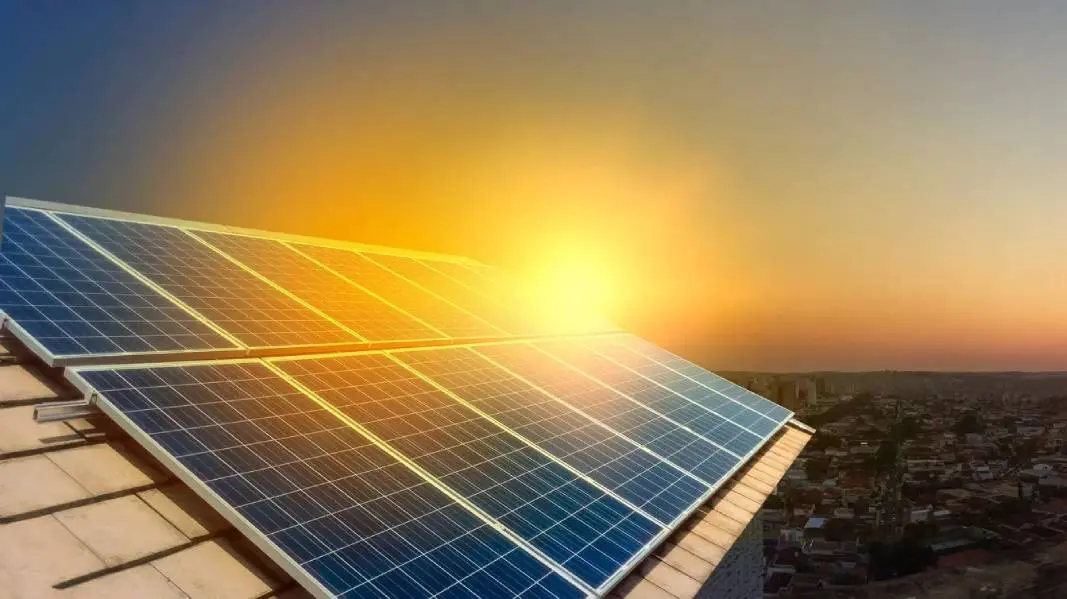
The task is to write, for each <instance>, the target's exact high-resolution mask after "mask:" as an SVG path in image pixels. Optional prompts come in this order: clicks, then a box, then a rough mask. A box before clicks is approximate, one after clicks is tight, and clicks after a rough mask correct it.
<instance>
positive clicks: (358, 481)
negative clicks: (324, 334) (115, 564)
mask: <svg viewBox="0 0 1067 599" xmlns="http://www.w3.org/2000/svg"><path fill="white" fill-rule="evenodd" d="M80 374H81V375H82V376H83V378H86V379H87V380H88V381H89V382H90V384H91V385H92V386H93V387H94V388H96V389H97V390H98V391H100V392H101V393H102V394H103V395H104V397H105V398H106V399H107V401H109V402H111V403H112V405H115V406H116V407H117V408H118V409H119V410H120V411H122V412H123V414H124V415H126V416H127V417H128V418H129V419H130V420H131V421H132V422H134V423H135V424H137V426H139V427H140V428H141V429H142V430H144V431H145V432H146V433H147V434H148V435H149V436H150V437H151V438H152V439H153V440H154V441H155V442H156V443H157V444H159V445H160V447H161V448H163V449H164V451H167V452H168V453H169V454H170V455H172V456H174V458H175V459H176V460H177V461H178V462H179V463H181V464H182V466H184V467H185V468H187V469H188V470H189V471H190V472H191V473H192V474H193V475H194V476H196V477H198V478H199V479H200V480H202V481H204V484H205V486H206V487H207V488H209V489H211V490H212V492H214V493H215V494H216V495H218V496H219V497H221V498H222V499H223V500H224V501H226V502H227V503H228V504H229V505H230V506H231V507H232V508H233V509H234V511H235V512H237V513H238V514H240V516H241V517H243V518H244V519H246V520H247V521H248V522H249V523H251V524H252V525H253V526H254V527H255V528H256V530H258V531H259V532H261V533H262V534H263V535H264V536H265V537H266V538H267V539H268V540H269V541H270V542H272V543H274V544H275V545H276V546H277V547H279V548H280V549H281V550H282V551H284V552H285V553H286V555H287V556H288V557H289V558H290V559H291V560H292V561H293V563H295V564H297V565H298V566H299V567H300V568H303V569H304V571H306V572H308V573H310V574H311V575H312V576H313V577H314V578H315V579H316V580H317V581H318V582H319V583H320V584H322V585H323V586H324V587H325V588H327V589H328V590H329V591H330V592H331V593H332V594H334V595H336V596H349V595H354V594H359V595H360V596H365V595H368V594H370V595H374V596H394V597H404V596H411V594H412V593H414V594H416V595H418V594H423V595H431V594H435V593H439V592H443V591H445V590H447V589H449V588H455V587H456V585H460V586H462V590H463V591H465V592H463V593H461V594H462V595H463V596H470V597H473V596H481V595H485V594H491V595H495V596H510V595H522V594H523V593H526V594H527V595H529V596H539V597H551V596H579V595H580V593H578V592H571V593H559V594H557V593H553V592H552V589H556V590H561V589H564V588H566V589H571V590H572V591H577V589H575V588H573V587H570V586H569V585H566V584H564V585H563V586H561V585H560V583H561V582H562V579H559V580H555V581H554V582H550V581H548V580H546V579H547V577H549V576H550V575H551V576H554V575H553V574H552V573H551V571H550V570H548V569H547V568H546V567H544V566H543V565H541V564H540V563H539V562H536V561H535V560H534V559H533V557H531V556H526V555H525V554H524V553H523V552H522V551H521V550H520V549H519V548H518V547H517V546H514V545H511V544H510V543H507V542H506V541H505V542H504V543H505V544H506V547H507V548H506V549H505V548H504V546H502V545H501V544H500V541H497V540H494V538H495V537H494V536H493V535H494V534H495V532H494V531H492V529H490V528H488V527H486V526H485V525H484V524H479V523H478V520H477V519H476V518H474V516H472V515H471V514H470V513H469V512H468V511H467V510H466V509H464V508H462V507H460V506H459V505H457V504H455V503H454V502H453V501H451V500H450V499H449V498H448V497H447V496H445V495H442V494H441V493H440V491H439V490H438V489H436V488H435V487H433V485H432V484H431V483H429V482H428V481H426V480H423V479H422V478H420V477H419V476H417V475H416V474H415V473H413V472H412V471H411V470H410V469H408V467H407V466H405V465H404V464H402V463H400V462H397V461H395V460H394V459H393V458H392V456H390V455H388V453H387V452H385V451H383V449H382V448H381V447H379V446H377V445H376V444H375V443H374V442H373V441H372V440H370V439H367V438H365V437H364V436H362V435H360V434H359V433H358V432H356V431H354V430H353V429H352V428H351V427H350V426H348V425H347V424H346V423H345V422H344V421H343V420H341V419H339V418H337V417H336V415H334V414H332V413H330V411H329V410H327V409H325V407H324V406H322V405H321V404H320V403H319V402H317V401H316V400H315V399H314V398H313V397H311V396H308V395H307V394H306V393H305V392H303V391H302V390H300V389H298V388H297V387H295V386H293V385H292V384H290V383H289V382H288V381H286V380H285V379H284V378H283V377H281V376H279V375H278V373H276V372H275V371H273V370H272V369H271V368H270V366H269V365H266V364H264V363H262V362H247V363H243V364H242V363H237V364H233V363H231V364H223V365H209V364H204V365H200V366H196V367H188V368H183V367H157V368H149V369H133V368H131V369H112V370H96V371H88V372H81V373H80ZM183 402H184V403H183ZM501 540H502V539H501ZM461 547H462V548H464V549H465V550H464V551H460V550H459V548H461ZM475 550H480V551H483V552H488V553H489V554H491V555H490V557H489V558H487V559H483V560H481V562H476V561H472V560H471V559H465V560H464V559H462V558H461V557H460V556H462V555H464V554H465V553H466V554H467V555H468V557H470V556H471V554H472V552H474V551H475ZM513 562H514V563H513ZM530 562H533V565H531V563H530ZM516 564H522V565H523V566H524V568H525V570H523V569H520V568H517V567H516ZM539 566H540V568H541V573H542V574H543V576H541V578H540V579H538V578H536V577H531V576H528V575H527V573H528V572H530V573H534V574H535V575H536V572H537V571H538V567H539ZM490 570H491V571H492V572H493V573H494V574H490V575H488V577H486V576H485V575H483V574H484V573H485V572H488V571H490ZM479 573H483V574H479ZM450 576H451V577H450ZM475 576H479V577H480V578H477V579H474V578H472V577H475ZM523 577H525V578H523ZM505 578H507V579H508V580H505ZM475 582H476V583H477V584H474V583H475ZM398 591H403V592H398ZM404 592H406V593H407V594H406V595H405V593H404Z"/></svg>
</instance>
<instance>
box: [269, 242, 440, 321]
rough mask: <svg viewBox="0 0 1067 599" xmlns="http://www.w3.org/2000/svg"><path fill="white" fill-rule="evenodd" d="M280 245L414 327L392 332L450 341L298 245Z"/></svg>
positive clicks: (282, 243) (287, 243)
mask: <svg viewBox="0 0 1067 599" xmlns="http://www.w3.org/2000/svg"><path fill="white" fill-rule="evenodd" d="M280 243H281V245H283V246H285V247H286V248H287V249H288V250H289V251H290V252H292V253H293V254H295V255H297V256H300V257H301V258H302V259H304V260H307V261H308V262H310V263H312V264H314V265H315V266H317V267H318V268H320V269H322V270H323V271H325V272H327V273H330V274H331V275H332V276H334V277H336V278H337V279H338V280H339V281H343V282H344V283H345V284H347V285H350V286H351V287H352V288H353V289H357V290H359V291H361V292H362V293H365V294H366V295H367V296H368V297H370V298H373V299H374V300H375V301H377V302H379V303H381V304H382V305H383V306H385V307H387V308H388V309H391V310H392V311H393V312H395V313H396V314H398V315H400V316H401V317H402V318H405V319H408V320H410V321H411V323H412V325H414V326H412V325H405V326H404V327H396V328H393V327H389V328H390V329H391V330H412V331H417V333H416V334H423V333H422V332H423V331H425V332H428V333H430V335H429V336H428V337H426V338H425V339H426V340H431V339H448V338H449V335H448V334H447V333H445V332H444V331H442V330H440V329H437V328H435V327H433V326H432V325H430V324H429V323H427V322H426V321H424V320H422V319H421V318H419V317H418V316H417V315H415V314H412V313H410V312H408V311H406V310H404V309H402V308H400V307H399V306H397V305H396V304H394V303H392V302H390V301H389V300H387V299H385V298H384V297H382V296H380V295H378V294H377V293H375V292H374V291H373V290H371V289H368V288H367V287H365V286H363V285H360V284H359V283H357V282H356V281H353V280H352V279H350V278H348V277H347V276H345V275H343V274H341V273H340V272H338V271H337V270H334V269H333V268H332V267H330V266H329V265H327V264H325V263H323V262H322V261H320V260H319V259H318V258H315V257H314V256H312V255H310V254H308V253H307V252H304V251H302V250H301V249H300V248H299V247H297V244H295V243H290V242H285V241H282V242H280ZM397 338H400V337H399V334H398V336H397ZM413 339H414V338H413ZM416 340H417V339H416Z"/></svg>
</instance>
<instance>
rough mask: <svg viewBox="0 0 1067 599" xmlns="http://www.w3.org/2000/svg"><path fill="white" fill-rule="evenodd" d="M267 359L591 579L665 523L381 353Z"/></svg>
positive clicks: (604, 575)
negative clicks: (653, 520) (534, 446)
mask: <svg viewBox="0 0 1067 599" xmlns="http://www.w3.org/2000/svg"><path fill="white" fill-rule="evenodd" d="M274 362H275V364H276V365H278V366H279V367H281V368H282V369H283V370H285V371H286V372H287V373H288V374H289V375H290V376H292V377H293V378H295V379H296V380H297V381H299V382H300V383H301V384H303V385H304V386H305V387H306V388H307V389H308V390H309V391H311V392H313V393H315V394H317V395H318V396H319V397H321V398H322V399H324V400H325V401H327V402H329V403H330V404H331V405H333V406H334V407H336V408H338V409H339V410H340V411H341V412H342V413H344V414H346V415H347V416H349V417H350V418H352V419H353V420H354V421H356V422H358V423H359V424H361V425H362V426H363V427H364V428H366V429H367V430H368V431H370V432H371V433H372V434H374V435H376V436H377V437H378V438H380V439H381V440H382V441H383V442H385V443H386V444H388V445H389V446H391V447H392V448H394V449H395V450H397V451H398V452H400V453H402V454H403V455H404V456H406V457H407V458H409V459H410V460H411V461H412V462H414V463H415V464H417V465H418V466H420V467H422V468H423V469H424V470H425V471H426V472H428V473H429V474H430V475H431V476H433V477H434V478H435V479H437V480H438V481H439V482H440V483H441V484H443V485H445V486H447V487H449V488H451V489H452V490H453V491H454V492H455V493H456V494H458V495H461V496H463V497H464V498H466V499H467V500H469V501H470V502H471V503H472V504H474V505H475V506H477V507H478V508H479V509H481V510H482V511H483V512H484V513H485V514H487V515H488V516H489V517H491V518H493V519H494V520H496V521H498V522H500V523H501V524H502V525H503V526H505V527H507V529H508V530H510V531H513V532H514V533H515V534H517V535H518V536H519V537H520V538H522V539H524V540H526V541H527V542H528V543H529V544H530V545H532V546H533V547H536V548H537V549H538V550H540V551H541V552H542V553H543V554H544V555H546V556H547V557H549V558H551V559H552V560H553V561H554V562H555V563H558V564H560V565H562V566H563V567H564V568H566V569H567V570H568V571H570V572H571V573H573V574H574V575H575V576H577V577H578V578H579V579H581V580H583V581H584V582H585V583H586V584H587V585H588V586H589V587H591V588H598V587H600V586H601V585H603V584H604V583H605V582H607V581H608V580H609V579H610V578H611V577H612V576H613V575H614V574H615V573H616V572H617V571H619V569H621V568H623V567H624V566H625V565H626V564H627V562H628V561H629V560H631V559H633V557H634V556H635V555H637V554H638V553H639V552H640V551H642V548H643V547H644V546H645V545H646V544H648V543H649V542H651V541H652V539H653V537H655V536H657V535H660V534H663V533H664V532H665V529H664V528H662V527H660V526H658V525H656V524H655V523H654V522H652V521H650V520H648V519H647V518H645V517H643V516H641V515H640V514H638V513H636V512H634V511H633V510H631V509H630V508H628V507H626V506H625V505H624V504H622V503H620V502H618V501H616V500H615V499H614V498H612V497H611V496H609V495H607V494H605V493H603V492H602V491H600V490H599V489H597V488H596V487H594V486H592V485H589V484H588V483H586V482H585V481H584V480H582V479H581V478H579V477H577V476H575V475H573V474H571V473H570V472H569V471H568V470H567V469H564V468H563V467H561V466H559V465H558V464H557V463H555V462H554V461H552V460H549V459H547V458H545V457H544V456H543V455H542V454H541V453H540V452H538V451H537V450H535V449H534V448H532V447H530V446H529V445H527V444H526V443H523V442H521V441H520V440H518V439H516V438H515V437H514V436H512V435H511V434H509V433H507V432H505V431H504V430H502V429H500V428H499V427H497V426H496V425H495V424H492V423H491V422H489V421H487V420H486V419H484V418H482V417H481V416H479V415H478V414H477V413H475V412H473V411H471V410H470V409H469V408H467V407H465V406H463V405H462V404H461V403H459V402H457V401H456V400H455V399H454V398H452V397H449V396H448V395H446V394H444V393H442V392H441V391H439V390H438V389H437V388H435V387H434V386H432V385H430V384H429V383H427V382H426V381H424V380H423V379H422V378H420V377H418V376H416V375H414V374H413V373H411V372H410V371H408V370H407V369H405V368H403V367H402V366H401V365H399V364H397V363H396V362H395V361H393V360H392V359H390V358H389V357H388V356H386V355H384V354H380V353H376V354H358V355H350V356H342V357H336V358H330V359H321V358H319V359H284V360H275V361H274Z"/></svg>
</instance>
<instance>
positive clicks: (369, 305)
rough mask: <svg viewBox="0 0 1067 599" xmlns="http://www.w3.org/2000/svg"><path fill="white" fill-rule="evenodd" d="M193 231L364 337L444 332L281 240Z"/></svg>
mask: <svg viewBox="0 0 1067 599" xmlns="http://www.w3.org/2000/svg"><path fill="white" fill-rule="evenodd" d="M196 235H197V236H199V237H201V238H203V239H204V240H206V241H207V242H208V243H210V244H211V245H214V246H215V247H217V248H219V249H220V250H222V251H224V252H226V253H227V254H229V255H230V256H232V257H234V258H236V259H237V260H240V261H241V262H242V263H243V264H244V265H245V266H248V267H250V268H252V269H253V270H255V271H256V272H258V273H259V274H261V275H263V276H265V277H267V278H268V279H270V280H271V281H274V282H275V283H276V284H278V285H281V286H282V287H284V288H285V290H286V291H288V292H289V293H292V294H293V295H295V296H297V297H299V298H300V299H302V300H304V301H305V302H307V303H309V304H311V305H312V306H315V307H316V308H318V309H319V310H322V311H323V313H325V314H326V315H328V316H330V317H331V318H333V319H334V320H336V321H337V322H340V323H341V324H343V325H345V326H346V327H348V328H349V329H352V330H353V331H355V332H356V333H358V334H359V335H361V336H363V337H364V338H366V339H368V340H371V341H404V340H423V341H425V340H429V339H442V338H444V335H442V333H440V332H439V331H434V330H433V329H430V328H429V327H427V326H426V325H424V324H421V323H420V322H419V321H417V320H415V319H414V318H412V317H411V316H408V315H407V314H404V313H403V312H401V311H399V310H397V309H396V308H393V307H392V306H390V305H389V304H386V303H385V302H383V301H382V300H380V299H378V298H376V297H374V296H373V295H371V294H370V293H367V292H366V291H364V290H363V289H361V288H359V287H357V286H355V285H352V284H351V283H349V282H348V281H345V280H344V279H342V278H341V277H339V276H337V275H335V274H334V273H332V272H329V271H328V270H326V269H324V268H322V267H320V266H319V265H318V264H315V263H314V262H313V261H311V260H310V259H309V258H307V257H306V256H303V255H301V254H299V253H298V252H296V251H294V250H292V249H290V248H289V247H287V246H286V245H284V244H282V243H281V242H278V241H274V240H271V239H260V238H257V237H247V236H244V235H227V234H225V233H209V232H206V231H196Z"/></svg>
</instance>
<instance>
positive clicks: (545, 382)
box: [474, 342, 738, 486]
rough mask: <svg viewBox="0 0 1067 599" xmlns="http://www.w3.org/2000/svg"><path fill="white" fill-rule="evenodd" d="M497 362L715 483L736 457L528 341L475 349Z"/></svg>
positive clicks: (673, 462)
mask: <svg viewBox="0 0 1067 599" xmlns="http://www.w3.org/2000/svg"><path fill="white" fill-rule="evenodd" d="M474 349H475V351H477V352H478V353H479V354H481V355H482V356H485V357H486V358H488V359H489V360H490V361H492V362H493V363H494V364H497V365H499V366H501V367H503V368H505V369H506V370H507V371H508V372H510V373H512V374H515V375H517V376H519V377H520V378H521V379H523V380H525V381H527V382H528V383H530V384H533V385H535V386H536V387H538V388H540V389H542V390H544V391H546V392H548V393H549V394H551V395H552V396H554V397H556V398H558V399H559V400H560V401H562V402H564V403H565V404H567V405H568V406H570V407H572V408H573V409H575V410H578V411H580V412H581V413H583V414H585V415H587V416H588V417H589V418H592V419H593V420H595V421H597V422H599V423H601V424H603V425H605V426H607V427H608V428H610V429H611V430H612V431H614V432H615V433H616V434H619V435H622V436H624V437H626V438H628V439H630V440H632V441H634V442H636V443H638V444H640V445H642V446H644V447H646V448H648V449H649V450H650V451H651V452H653V453H654V454H656V455H657V456H659V457H660V459H663V460H666V461H668V462H669V463H671V464H673V465H675V466H677V467H678V468H680V469H682V470H684V471H686V472H689V473H690V474H691V475H692V476H694V477H696V478H698V479H700V480H701V481H702V482H703V483H704V484H705V485H709V486H716V485H717V484H719V482H721V481H722V480H723V479H724V477H725V476H726V474H727V473H728V472H729V471H730V470H731V469H732V468H733V467H734V466H735V465H736V463H737V461H738V458H737V457H736V456H734V455H732V454H730V453H729V452H726V451H725V450H723V449H721V448H719V447H717V446H716V445H714V444H712V443H711V442H710V441H708V440H707V439H704V438H703V437H701V436H699V435H696V434H694V433H692V432H690V431H687V430H685V429H683V428H681V427H679V426H678V425H677V424H675V423H672V422H670V421H669V420H667V419H665V418H663V417H661V416H659V415H658V414H656V413H654V412H652V411H651V410H647V409H645V408H644V407H643V406H641V405H640V404H638V403H636V402H633V401H631V400H630V399H628V398H626V397H624V396H623V395H622V394H620V393H619V392H617V391H616V390H614V389H612V388H611V387H607V386H605V385H603V384H601V383H599V382H597V381H594V380H593V379H591V378H590V377H588V376H586V375H585V374H583V373H582V372H581V371H578V370H576V369H573V368H570V367H569V366H567V365H565V364H562V366H563V367H562V368H561V362H559V361H558V360H556V359H555V358H553V357H552V356H550V355H548V354H546V353H544V352H542V351H540V350H536V349H535V348H534V347H533V346H532V345H530V344H529V343H525V342H524V343H516V344H510V345H486V346H479V347H477V348H474Z"/></svg>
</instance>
